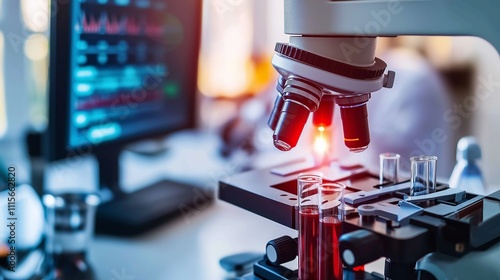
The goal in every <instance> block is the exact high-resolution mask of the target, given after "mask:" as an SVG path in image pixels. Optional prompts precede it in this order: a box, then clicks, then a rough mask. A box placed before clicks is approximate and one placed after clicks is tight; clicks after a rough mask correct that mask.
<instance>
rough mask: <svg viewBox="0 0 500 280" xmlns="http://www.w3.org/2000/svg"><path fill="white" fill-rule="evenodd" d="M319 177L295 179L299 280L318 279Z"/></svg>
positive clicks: (306, 176)
mask: <svg viewBox="0 0 500 280" xmlns="http://www.w3.org/2000/svg"><path fill="white" fill-rule="evenodd" d="M322 181H323V180H322V178H321V176H319V175H300V176H299V177H298V178H297V184H298V193H297V194H298V195H297V196H298V200H299V244H298V249H299V252H298V255H299V280H316V279H318V257H317V247H318V236H319V211H318V187H319V185H320V184H321V183H322Z"/></svg>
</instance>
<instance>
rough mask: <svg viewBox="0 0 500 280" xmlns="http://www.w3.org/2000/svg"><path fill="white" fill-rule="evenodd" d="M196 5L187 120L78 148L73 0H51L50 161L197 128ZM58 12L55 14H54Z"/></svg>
mask: <svg viewBox="0 0 500 280" xmlns="http://www.w3.org/2000/svg"><path fill="white" fill-rule="evenodd" d="M194 1H195V2H196V5H192V6H191V5H186V9H189V11H190V14H191V15H193V17H192V22H191V23H192V24H193V25H194V28H195V33H196V34H197V36H196V38H194V42H195V46H193V48H194V50H195V52H194V54H193V55H192V56H189V57H188V63H189V65H193V67H192V68H191V69H189V70H188V71H189V72H188V76H190V77H193V82H192V83H188V82H186V83H185V86H186V87H185V88H186V91H185V92H184V94H186V95H187V96H188V100H191V102H188V106H189V108H188V110H189V112H190V113H189V114H188V117H187V120H186V123H185V124H183V125H179V126H175V127H170V128H165V129H162V130H161V131H150V132H145V133H143V134H140V135H134V136H130V137H125V138H119V139H115V140H111V141H105V142H102V143H99V144H86V145H81V146H78V147H75V148H73V147H71V146H70V143H69V137H68V136H69V135H68V133H69V125H70V123H69V122H70V121H71V120H70V117H69V115H70V112H69V111H70V110H69V106H68V104H69V102H70V96H69V94H68V93H69V92H70V83H71V76H70V75H71V73H72V72H71V66H72V63H71V51H72V48H73V40H72V14H73V12H72V8H73V6H72V5H73V3H72V1H62V2H61V1H58V0H52V2H53V4H54V5H55V7H56V9H53V14H52V16H51V22H50V53H49V77H48V80H49V88H48V95H49V98H48V107H49V109H48V112H49V113H48V126H47V131H46V135H45V137H44V139H45V144H44V147H45V149H44V151H45V158H46V160H47V161H58V160H63V159H68V158H73V157H77V156H85V155H90V154H94V153H95V151H96V150H101V151H102V150H106V149H107V148H110V149H116V148H117V147H124V146H126V145H128V144H130V143H133V142H138V141H140V140H146V139H154V138H160V137H165V136H167V135H168V134H170V133H173V132H176V131H179V130H184V129H191V128H195V127H196V113H195V112H196V107H197V92H198V87H197V81H198V63H199V54H200V45H201V31H202V0H194ZM54 13H55V14H54Z"/></svg>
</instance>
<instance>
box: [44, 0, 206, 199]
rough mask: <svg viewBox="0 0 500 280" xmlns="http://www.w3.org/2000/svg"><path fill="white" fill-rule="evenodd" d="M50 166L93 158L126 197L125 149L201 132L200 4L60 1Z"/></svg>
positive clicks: (107, 183)
mask: <svg viewBox="0 0 500 280" xmlns="http://www.w3.org/2000/svg"><path fill="white" fill-rule="evenodd" d="M53 2H54V3H55V5H56V7H57V9H55V10H54V11H53V15H52V17H51V32H50V38H51V39H50V71H49V125H48V131H47V133H46V138H45V139H46V141H45V144H44V146H45V151H46V159H47V160H49V161H55V160H61V159H66V158H71V157H75V156H81V155H86V154H93V155H95V156H96V158H97V160H98V164H99V173H100V174H99V179H100V187H101V188H109V189H111V190H112V191H113V193H115V196H117V197H118V196H120V195H121V194H123V193H122V191H121V189H120V187H119V182H118V180H119V163H118V158H119V154H120V152H121V150H122V149H123V147H124V146H125V145H127V144H129V143H131V142H135V141H138V140H144V139H150V138H156V137H160V136H164V135H167V134H168V133H171V132H174V131H178V130H181V129H186V128H192V127H194V125H195V104H196V102H195V95H196V89H197V87H196V85H197V71H198V55H199V47H200V37H201V17H202V16H201V14H202V3H201V2H202V1H201V0H183V1H178V0H78V1H58V0H53Z"/></svg>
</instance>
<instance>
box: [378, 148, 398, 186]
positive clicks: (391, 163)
mask: <svg viewBox="0 0 500 280" xmlns="http://www.w3.org/2000/svg"><path fill="white" fill-rule="evenodd" d="M400 157H401V156H400V155H399V154H396V153H383V154H380V155H379V158H380V172H379V184H383V183H384V182H386V181H389V182H391V183H393V184H395V183H397V182H399V177H398V176H399V158H400Z"/></svg>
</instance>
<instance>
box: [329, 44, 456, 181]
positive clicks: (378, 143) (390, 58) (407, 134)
mask: <svg viewBox="0 0 500 280" xmlns="http://www.w3.org/2000/svg"><path fill="white" fill-rule="evenodd" d="M380 58H381V59H382V60H384V61H385V62H386V63H387V65H388V67H387V68H388V69H389V70H392V71H395V72H396V80H395V83H394V87H393V88H392V89H385V88H384V89H381V90H380V91H377V92H374V93H372V95H371V99H370V101H369V102H368V119H369V124H370V136H371V143H370V146H369V148H368V149H367V150H366V151H364V152H362V153H359V154H353V153H351V152H349V151H348V150H347V148H346V147H345V145H344V143H343V132H342V127H341V125H340V123H341V122H340V113H339V111H340V110H338V107H336V111H335V119H334V123H335V128H334V130H333V134H334V135H333V138H334V141H333V148H332V154H333V157H334V158H338V159H339V161H340V163H343V164H354V163H361V164H363V165H365V166H367V167H368V168H369V170H371V171H372V172H374V173H375V174H378V168H379V156H378V155H379V154H380V153H385V152H391V153H398V154H400V155H401V158H400V171H401V174H402V175H403V176H409V174H410V157H411V156H416V155H435V156H437V157H438V164H437V175H438V178H444V179H447V178H448V177H449V176H450V173H451V171H452V169H453V165H454V164H455V158H454V153H453V151H454V150H453V148H454V146H455V143H453V137H452V131H451V129H450V125H449V123H448V122H447V120H446V118H445V116H444V113H445V112H446V111H447V110H448V109H449V108H450V107H451V101H450V98H449V93H448V92H447V89H446V88H445V86H444V84H443V81H442V79H441V77H440V76H439V74H438V72H437V71H436V69H435V68H434V67H433V66H432V65H431V64H430V63H429V62H428V61H427V60H426V59H425V57H423V56H422V55H421V54H420V53H419V52H417V51H416V50H414V49H409V48H392V49H389V50H387V51H385V52H384V54H382V55H381V57H380Z"/></svg>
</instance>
